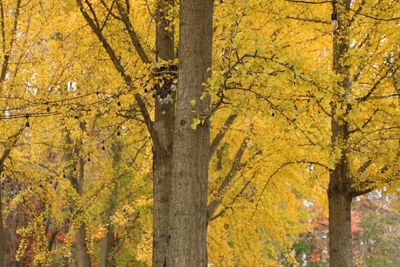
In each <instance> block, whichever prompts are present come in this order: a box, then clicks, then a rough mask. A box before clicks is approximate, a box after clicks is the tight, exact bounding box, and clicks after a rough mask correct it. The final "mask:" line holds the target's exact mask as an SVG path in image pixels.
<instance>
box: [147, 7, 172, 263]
mask: <svg viewBox="0 0 400 267" xmlns="http://www.w3.org/2000/svg"><path fill="white" fill-rule="evenodd" d="M173 5H174V1H173V0H158V3H157V14H156V22H157V27H156V53H157V55H156V56H157V60H158V58H159V59H161V60H165V61H172V60H173V59H174V58H175V51H174V31H173V29H170V27H171V25H170V24H171V23H170V21H169V20H168V19H167V15H168V12H169V11H170V9H172V7H173ZM167 79H169V81H168V82H166V83H164V85H159V86H158V88H159V90H164V91H165V90H167V91H168V90H171V89H172V88H171V87H172V79H173V77H171V78H167ZM171 99H172V101H171V102H169V103H161V102H160V101H159V100H158V99H157V98H156V99H155V118H154V127H155V128H156V132H157V133H158V137H159V140H160V142H161V143H162V147H163V148H164V149H165V150H166V151H159V149H157V148H156V147H154V150H153V197H154V206H153V265H152V266H154V267H162V266H164V264H165V261H166V257H167V251H168V238H169V235H170V234H169V227H168V218H169V215H168V214H169V209H170V194H171V175H172V144H173V138H174V135H173V133H174V119H175V107H174V101H173V99H174V97H173V95H172V98H171ZM165 152H166V153H165Z"/></svg>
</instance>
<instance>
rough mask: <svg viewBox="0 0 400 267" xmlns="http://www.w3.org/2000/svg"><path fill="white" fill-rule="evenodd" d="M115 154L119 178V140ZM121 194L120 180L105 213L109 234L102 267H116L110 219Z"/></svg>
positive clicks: (102, 247)
mask: <svg viewBox="0 0 400 267" xmlns="http://www.w3.org/2000/svg"><path fill="white" fill-rule="evenodd" d="M111 149H112V152H113V164H112V167H113V174H114V177H119V169H120V162H121V149H122V144H121V143H119V142H118V141H117V140H114V142H113V144H112V146H111ZM118 192H119V184H118V180H115V185H114V188H113V190H112V191H111V195H110V199H109V205H108V207H107V209H106V211H105V221H106V224H107V233H106V235H105V237H104V238H103V240H102V242H101V254H100V267H112V266H115V259H114V253H113V248H114V245H115V238H114V227H113V226H112V225H111V224H110V221H111V220H110V218H111V216H112V215H113V214H114V212H115V209H116V207H117V197H118Z"/></svg>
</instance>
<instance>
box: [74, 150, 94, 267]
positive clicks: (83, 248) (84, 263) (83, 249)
mask: <svg viewBox="0 0 400 267" xmlns="http://www.w3.org/2000/svg"><path fill="white" fill-rule="evenodd" d="M79 153H80V150H79V149H78V150H77V154H79ZM84 166H85V161H84V159H83V158H82V157H79V181H78V194H79V195H80V196H82V195H83V183H84V177H85V170H84ZM86 243H87V242H86V228H85V224H84V223H82V224H81V226H80V227H79V229H78V232H77V233H76V249H77V262H78V267H90V266H91V262H90V256H89V252H88V248H87V244H86Z"/></svg>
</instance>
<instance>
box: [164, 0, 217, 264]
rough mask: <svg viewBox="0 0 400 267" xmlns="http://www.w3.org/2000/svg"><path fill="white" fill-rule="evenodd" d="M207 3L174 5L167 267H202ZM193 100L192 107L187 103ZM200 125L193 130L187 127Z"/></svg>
mask: <svg viewBox="0 0 400 267" xmlns="http://www.w3.org/2000/svg"><path fill="white" fill-rule="evenodd" d="M212 18H213V1H212V0H182V1H181V2H180V26H179V27H180V34H179V36H180V37H179V39H180V41H179V71H178V96H177V99H176V110H175V114H176V117H175V131H174V145H173V171H172V173H173V176H172V182H171V185H172V186H171V212H170V214H169V216H170V230H171V239H170V242H169V249H168V258H167V266H169V267H186V266H187V267H189V266H190V267H196V266H201V267H204V266H207V245H206V230H207V187H208V162H209V155H210V153H209V147H210V122H209V120H208V116H209V115H210V114H209V112H210V111H209V109H210V107H209V106H210V99H209V97H201V96H202V93H203V92H204V88H203V84H204V83H205V82H206V81H207V78H208V77H209V74H210V73H209V70H208V69H209V68H210V67H211V50H212V31H213V29H212ZM194 101H195V105H193V102H194ZM197 120H200V121H202V123H200V124H198V125H197V127H196V129H192V126H191V125H192V123H193V122H195V121H197Z"/></svg>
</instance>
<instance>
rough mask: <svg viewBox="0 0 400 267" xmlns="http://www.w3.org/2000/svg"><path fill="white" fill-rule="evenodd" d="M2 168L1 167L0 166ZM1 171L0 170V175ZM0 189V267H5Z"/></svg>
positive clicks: (4, 238) (0, 194)
mask: <svg viewBox="0 0 400 267" xmlns="http://www.w3.org/2000/svg"><path fill="white" fill-rule="evenodd" d="M0 168H2V166H0ZM1 173H2V170H0V174H1ZM2 194H3V192H2V188H1V186H0V267H5V265H4V261H5V250H6V244H5V242H6V235H5V231H4V221H3V202H2V201H3V199H2Z"/></svg>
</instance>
